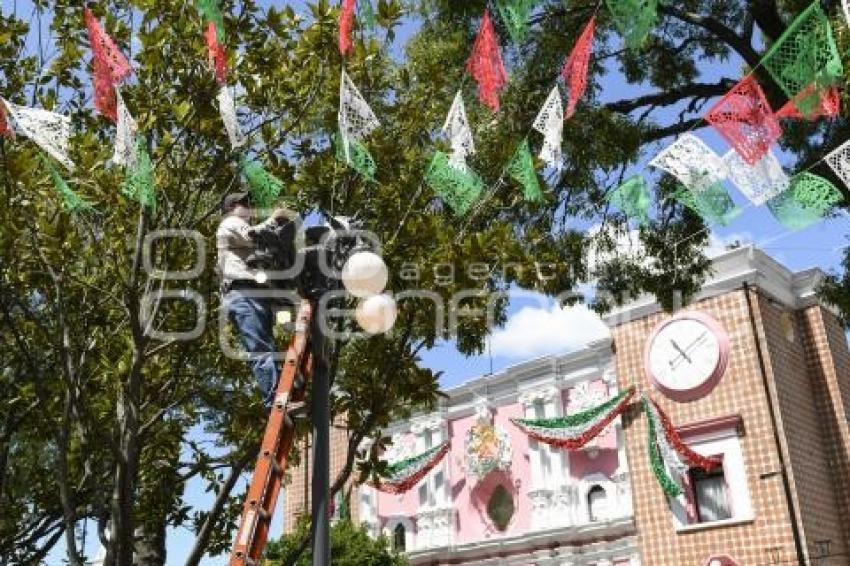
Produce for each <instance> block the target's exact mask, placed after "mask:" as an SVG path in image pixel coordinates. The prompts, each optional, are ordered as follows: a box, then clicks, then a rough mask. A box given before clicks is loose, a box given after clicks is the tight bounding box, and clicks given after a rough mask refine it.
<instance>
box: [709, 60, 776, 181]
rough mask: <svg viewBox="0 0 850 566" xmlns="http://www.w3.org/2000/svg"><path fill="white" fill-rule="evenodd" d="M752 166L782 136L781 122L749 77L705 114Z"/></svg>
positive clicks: (755, 83) (761, 91)
mask: <svg viewBox="0 0 850 566" xmlns="http://www.w3.org/2000/svg"><path fill="white" fill-rule="evenodd" d="M705 119H706V121H707V122H708V123H709V124H711V125H712V126H714V127H715V129H716V130H717V131H718V132H720V135H722V136H723V137H724V138H726V141H727V142H729V145H731V146H732V147H733V148H735V151H737V152H738V153H740V154H741V157H742V158H743V159H744V161H746V162H747V163H749V164H750V165H753V164H755V163H756V162H758V161H759V160H760V159H761V158H762V157H764V155H765V154H766V153H767V152H768V151H769V150H770V146H772V145H773V144H774V143H775V142H776V140H778V139H779V138H780V137H782V128H781V127H780V126H779V120H778V119H777V118H776V116H775V115H774V114H773V110H771V109H770V104H769V103H768V102H767V97H765V95H764V91H763V90H762V88H761V86H760V85H759V83H758V81H756V79H755V77H754V76H753V75H747V76H746V77H744V78H743V79H742V80H741V82H739V83H738V84H737V85H735V86H734V87H733V88H732V90H730V91H729V92H727V93H726V95H725V96H723V97H722V98H721V99H720V100H718V101H717V103H716V104H715V105H714V106H713V107H712V108H711V110H709V111H708V113H707V114H706V115H705Z"/></svg>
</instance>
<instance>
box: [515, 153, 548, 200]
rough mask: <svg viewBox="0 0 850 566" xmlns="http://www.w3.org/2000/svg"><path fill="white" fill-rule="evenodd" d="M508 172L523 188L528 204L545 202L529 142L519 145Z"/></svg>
mask: <svg viewBox="0 0 850 566" xmlns="http://www.w3.org/2000/svg"><path fill="white" fill-rule="evenodd" d="M507 171H508V174H509V175H510V176H511V178H512V179H513V180H514V181H516V182H517V183H519V184H520V185H521V186H522V194H523V197H524V198H525V200H526V202H542V201H543V191H542V190H541V189H540V181H539V180H538V179H537V171H536V170H535V169H534V157H532V155H531V149H530V148H529V147H528V140H522V143H521V144H519V147H517V149H516V152H515V153H514V156H513V157H512V158H511V161H510V163H508V168H507Z"/></svg>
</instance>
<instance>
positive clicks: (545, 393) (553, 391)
mask: <svg viewBox="0 0 850 566" xmlns="http://www.w3.org/2000/svg"><path fill="white" fill-rule="evenodd" d="M559 393H560V391H559V390H558V389H557V388H556V387H554V386H548V387H541V388H539V389H533V390H531V391H525V392H523V393H520V395H519V402H520V403H522V405H523V407H530V406H531V405H534V404H535V403H537V402H538V401H542V402H544V403H549V402H552V401H554V400H555V399H556V398H557V397H558V395H559Z"/></svg>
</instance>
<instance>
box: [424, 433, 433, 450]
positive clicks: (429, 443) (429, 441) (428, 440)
mask: <svg viewBox="0 0 850 566" xmlns="http://www.w3.org/2000/svg"><path fill="white" fill-rule="evenodd" d="M422 443H423V444H424V445H425V450H430V449H431V448H433V447H434V433H433V432H431V429H428V428H426V429H425V430H424V431H422Z"/></svg>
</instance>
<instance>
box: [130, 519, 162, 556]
mask: <svg viewBox="0 0 850 566" xmlns="http://www.w3.org/2000/svg"><path fill="white" fill-rule="evenodd" d="M165 528H166V526H165V522H163V523H162V525H159V526H158V527H156V528H155V529H151V528H150V527H147V528H145V527H139V528H137V529H136V536H135V539H136V544H135V555H134V557H133V566H165V557H166V555H165Z"/></svg>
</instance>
